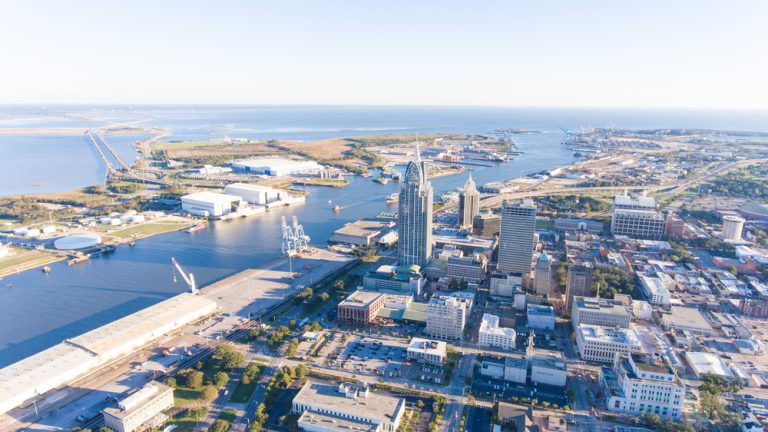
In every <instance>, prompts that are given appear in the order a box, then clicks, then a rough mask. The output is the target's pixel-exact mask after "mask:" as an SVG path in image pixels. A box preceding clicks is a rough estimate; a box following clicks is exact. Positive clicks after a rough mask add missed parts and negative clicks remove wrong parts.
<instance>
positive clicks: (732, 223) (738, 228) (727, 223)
mask: <svg viewBox="0 0 768 432" xmlns="http://www.w3.org/2000/svg"><path fill="white" fill-rule="evenodd" d="M743 230H744V218H742V217H740V216H732V215H726V216H723V238H724V239H726V240H732V241H740V240H741V232H742V231H743Z"/></svg>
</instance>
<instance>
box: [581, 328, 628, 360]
mask: <svg viewBox="0 0 768 432" xmlns="http://www.w3.org/2000/svg"><path fill="white" fill-rule="evenodd" d="M576 346H577V347H578V349H579V355H580V356H581V358H582V359H583V360H589V361H596V362H604V363H611V362H613V360H614V358H615V357H616V353H619V354H622V355H625V356H626V355H630V354H636V353H641V352H642V351H643V345H642V343H640V338H639V337H638V336H637V333H636V332H635V331H634V330H632V329H622V328H614V327H601V326H595V325H589V324H581V325H580V326H579V327H578V328H577V329H576Z"/></svg>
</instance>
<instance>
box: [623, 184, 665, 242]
mask: <svg viewBox="0 0 768 432" xmlns="http://www.w3.org/2000/svg"><path fill="white" fill-rule="evenodd" d="M664 225H665V219H664V215H662V214H661V213H660V212H659V211H657V210H656V200H654V199H653V198H650V197H640V198H638V199H637V200H633V199H632V198H630V197H628V196H626V195H624V196H617V197H616V199H615V201H614V205H613V217H612V218H611V233H612V234H613V235H622V236H627V237H631V238H640V239H649V240H659V239H661V238H662V237H663V236H664Z"/></svg>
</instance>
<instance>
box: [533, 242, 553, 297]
mask: <svg viewBox="0 0 768 432" xmlns="http://www.w3.org/2000/svg"><path fill="white" fill-rule="evenodd" d="M533 289H534V291H535V292H536V294H538V295H541V296H549V295H551V294H552V292H551V290H552V260H551V259H550V258H549V255H547V253H546V252H542V253H541V254H540V255H539V258H538V259H537V260H536V267H535V269H534V273H533Z"/></svg>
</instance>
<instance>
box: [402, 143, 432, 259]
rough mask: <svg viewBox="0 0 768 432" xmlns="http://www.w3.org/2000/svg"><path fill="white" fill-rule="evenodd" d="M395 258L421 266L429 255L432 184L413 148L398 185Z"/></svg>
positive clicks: (430, 253)
mask: <svg viewBox="0 0 768 432" xmlns="http://www.w3.org/2000/svg"><path fill="white" fill-rule="evenodd" d="M398 207H399V214H398V218H397V233H398V239H397V258H398V261H399V264H400V265H411V264H417V265H420V266H424V265H426V264H427V262H428V260H429V258H430V257H431V256H432V184H431V183H430V182H428V181H427V167H426V165H425V163H424V162H423V161H422V160H421V155H420V154H419V148H418V147H416V161H411V162H409V163H408V167H407V168H406V170H405V177H404V178H403V181H402V184H401V186H400V199H399V204H398Z"/></svg>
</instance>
